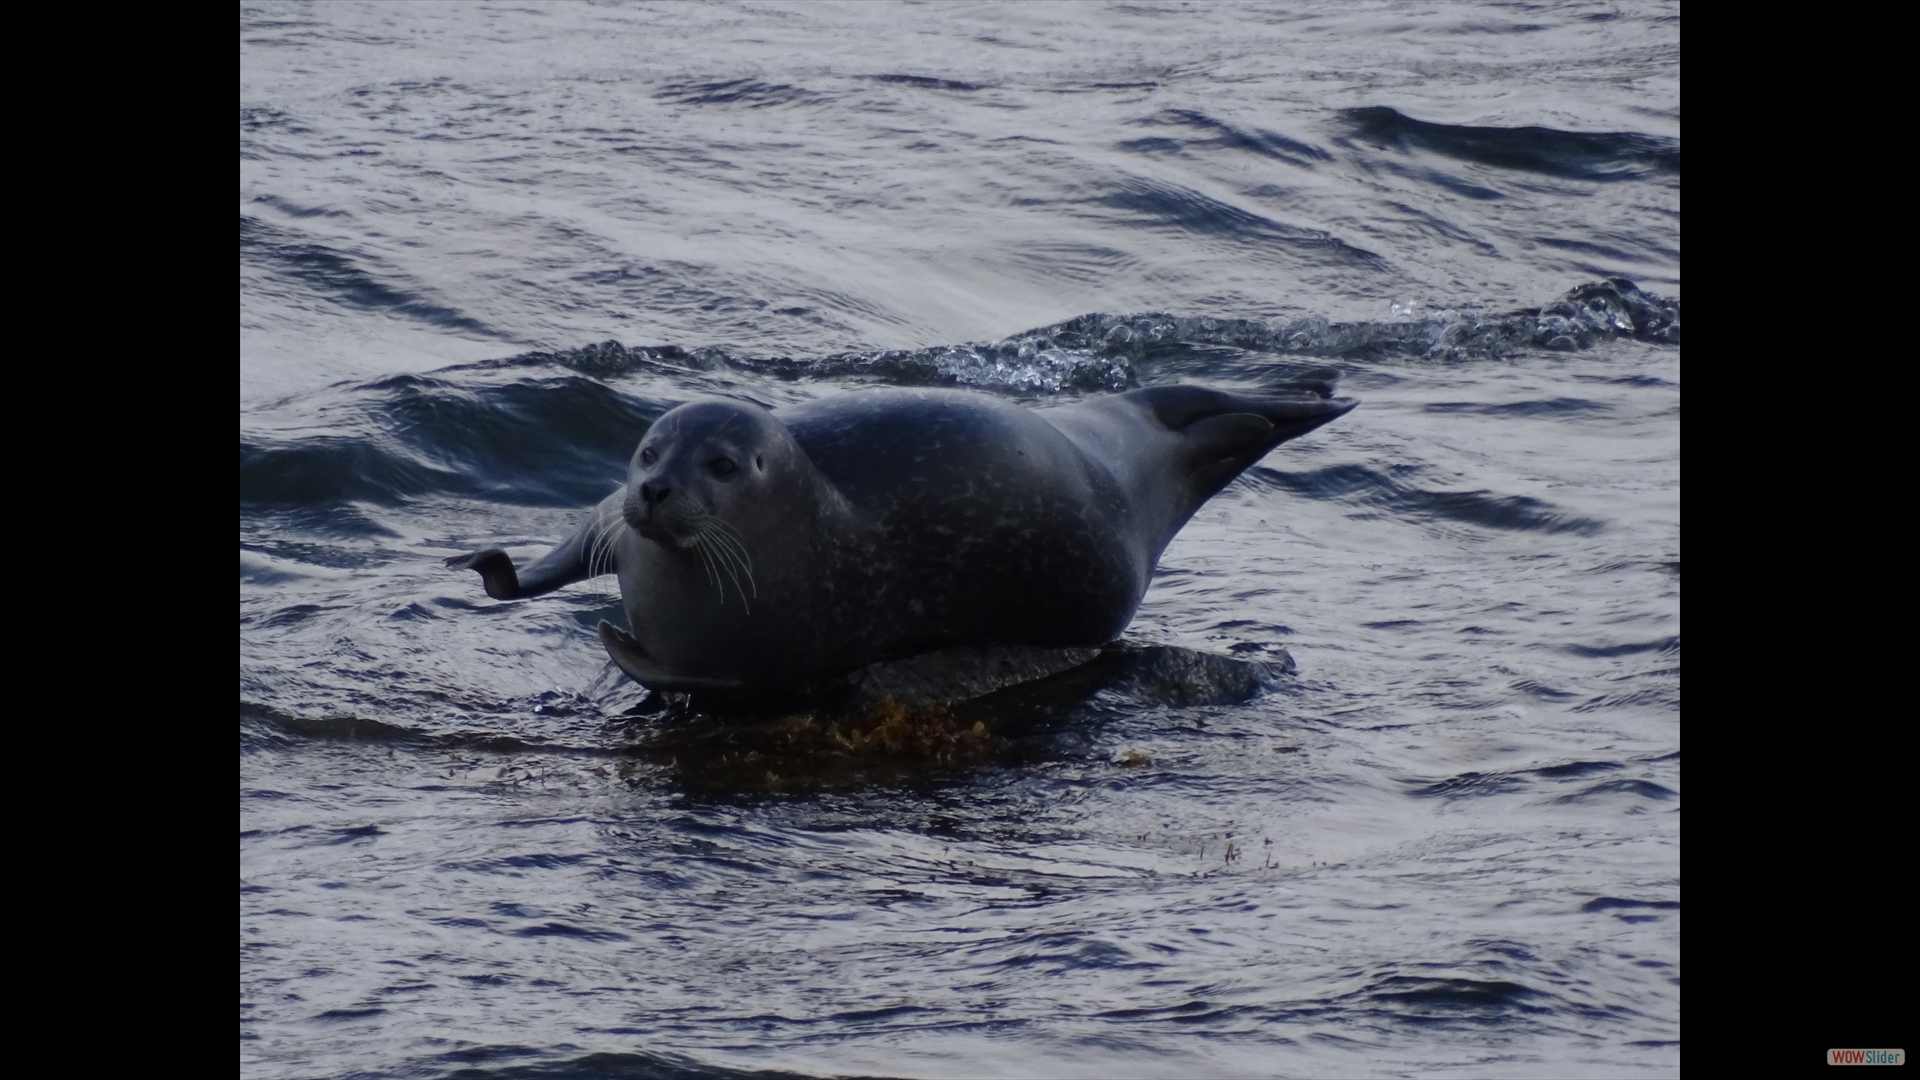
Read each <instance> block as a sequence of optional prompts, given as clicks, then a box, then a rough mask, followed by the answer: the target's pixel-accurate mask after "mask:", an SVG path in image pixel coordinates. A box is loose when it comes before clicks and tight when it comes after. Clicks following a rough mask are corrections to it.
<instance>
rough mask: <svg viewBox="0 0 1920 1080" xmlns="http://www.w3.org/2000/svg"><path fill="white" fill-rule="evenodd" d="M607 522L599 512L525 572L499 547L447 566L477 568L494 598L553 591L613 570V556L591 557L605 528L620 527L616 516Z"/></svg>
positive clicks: (450, 561)
mask: <svg viewBox="0 0 1920 1080" xmlns="http://www.w3.org/2000/svg"><path fill="white" fill-rule="evenodd" d="M603 509H604V506H603ZM606 522H607V518H606V515H604V514H600V513H596V514H595V515H594V517H592V518H591V519H589V520H588V521H587V523H586V524H585V525H582V526H580V527H579V528H578V529H575V530H574V531H573V535H572V536H569V537H567V538H566V539H565V540H562V541H560V544H559V546H558V547H555V548H554V549H553V550H552V551H549V552H547V553H546V554H545V555H542V556H540V557H539V558H538V559H535V560H534V561H533V565H531V566H529V567H527V570H526V573H524V574H522V573H520V572H519V571H516V570H515V569H514V567H513V559H512V557H511V556H509V555H508V554H507V553H506V552H505V551H502V550H501V549H499V548H487V549H486V550H484V551H476V552H474V553H472V554H470V555H455V556H454V557H453V558H451V559H448V560H447V567H448V569H451V570H478V571H479V572H480V580H481V582H482V583H484V584H485V585H486V587H487V595H488V596H491V597H493V598H494V599H495V600H525V599H527V598H529V597H533V596H539V595H541V594H543V593H550V592H552V591H553V590H555V589H557V588H559V587H560V586H562V585H571V584H573V583H574V582H576V581H585V580H587V579H588V578H590V577H592V576H594V574H595V573H601V574H605V573H610V572H612V570H613V560H612V559H611V558H607V559H605V560H604V561H600V562H596V561H595V560H593V559H592V558H591V555H592V550H593V546H594V541H595V540H596V539H603V537H602V536H601V531H602V530H603V529H607V528H617V527H618V522H619V518H617V517H615V518H613V519H612V522H613V523H612V524H607V523H606Z"/></svg>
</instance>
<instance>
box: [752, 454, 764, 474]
mask: <svg viewBox="0 0 1920 1080" xmlns="http://www.w3.org/2000/svg"><path fill="white" fill-rule="evenodd" d="M753 467H754V468H756V469H759V470H760V471H761V472H766V471H767V458H766V455H764V454H755V455H753Z"/></svg>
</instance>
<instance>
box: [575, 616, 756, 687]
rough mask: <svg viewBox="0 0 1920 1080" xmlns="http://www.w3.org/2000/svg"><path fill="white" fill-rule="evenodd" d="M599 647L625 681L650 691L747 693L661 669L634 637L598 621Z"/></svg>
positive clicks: (728, 683)
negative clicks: (604, 648) (605, 650)
mask: <svg viewBox="0 0 1920 1080" xmlns="http://www.w3.org/2000/svg"><path fill="white" fill-rule="evenodd" d="M600 643H601V644H602V645H605V646H606V647H607V655H608V656H610V657H612V658H613V663H614V666H615V667H618V668H619V669H620V670H621V671H624V672H626V675H627V678H629V679H632V680H633V681H634V682H637V683H639V684H640V685H641V686H644V687H646V688H647V689H649V690H675V691H683V692H684V691H694V690H729V691H740V690H746V689H747V684H746V683H743V682H736V681H734V680H731V679H708V678H704V677H702V676H699V675H678V674H675V673H673V672H670V671H668V670H667V669H666V668H664V667H661V666H660V662H659V661H658V660H655V659H654V658H653V657H651V656H648V655H647V654H646V651H645V650H643V649H641V648H640V643H639V642H637V641H635V640H633V635H632V634H629V633H627V632H626V631H625V630H622V629H620V628H619V627H617V626H615V625H613V624H612V623H610V622H607V621H606V620H605V619H602V620H600Z"/></svg>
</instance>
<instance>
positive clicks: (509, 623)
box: [240, 3, 1680, 1077]
mask: <svg viewBox="0 0 1920 1080" xmlns="http://www.w3.org/2000/svg"><path fill="white" fill-rule="evenodd" d="M240 60H241V89H240V157H241V166H240V245H241V258H240V268H241V289H240V309H241V339H240V340H241V365H240V499H241V505H240V546H241V553H240V579H241V584H240V749H241V754H240V796H241V798H240V821H241V848H240V878H241V897H240V957H241V958H240V998H241V1007H240V1016H241V1044H240V1059H241V1073H242V1075H245V1076H249V1077H318V1076H439V1075H501V1076H528V1077H531V1076H730V1075H738V1074H739V1073H740V1072H748V1073H751V1072H755V1071H767V1072H771V1073H779V1074H799V1075H807V1076H825V1075H889V1076H956V1077H957V1076H1039V1075H1046V1076H1103V1077H1104V1076H1164V1075H1170V1074H1179V1075H1196V1076H1277V1075H1352V1076H1370V1075H1402V1074H1419V1075H1470V1076H1485V1075H1513V1076H1533V1075H1543V1074H1544V1075H1598V1076H1615V1075H1623V1074H1631V1075H1642V1074H1652V1075H1668V1074H1673V1073H1677V1072H1678V1068H1679V1052H1678V1039H1679V960H1680V955H1679V941H1680V938H1679V804H1680V798H1679V788H1680V782H1679V742H1680V723H1679V720H1680V714H1679V697H1680V679H1679V569H1680V555H1679V551H1680V522H1679V478H1680V466H1679V431H1680V420H1679V408H1680V389H1679V381H1680V356H1679V299H1678V298H1679V291H1680V290H1679V200H1680V189H1679V168H1680V154H1679V81H1678V79H1679V9H1678V6H1677V5H1668V4H1591V5H1580V4H1570V5H1553V6H1542V5H1523V4H1515V5H1506V4H1466V3H1436V4H1358V3H1356V4H1289V5H1234V6H1227V5H1197V4H1194V5H1188V4H1084V5H1066V4H1060V5H959V4H936V5H916V6H910V7H909V6H894V5H882V4H850V5H829V4H818V5H806V4H792V5H724V6H722V5H714V6H696V5H678V4H660V5H644V4H623V5H594V6H587V5H558V4H556V5H519V6H515V5H491V4H469V5H439V4H391V5H380V4H368V5H360V4H347V3H338V4H325V5H303V4H247V5H243V6H242V9H241V46H240ZM1329 363H1331V364H1333V365H1335V366H1338V367H1339V368H1340V369H1341V370H1343V371H1344V372H1345V373H1346V376H1345V380H1344V382H1343V383H1342V387H1341V389H1342V392H1344V393H1347V394H1351V395H1353V396H1355V397H1358V398H1359V399H1360V400H1361V402H1362V405H1361V408H1360V409H1359V410H1357V411H1356V412H1354V413H1352V414H1350V415H1348V416H1346V417H1343V418H1342V419H1340V420H1338V421H1336V422H1335V423H1333V424H1331V425H1330V426H1328V427H1326V428H1323V429H1321V430H1320V431H1317V432H1315V433H1313V434H1311V435H1309V436H1306V437H1304V438H1302V439H1300V440H1298V441H1297V442H1294V443H1290V444H1287V445H1286V446H1283V447H1281V448H1280V449H1279V450H1278V451H1276V452H1275V453H1273V454H1272V455H1271V456H1269V457H1268V459H1267V460H1266V461H1265V462H1263V463H1262V464H1261V465H1260V466H1257V467H1256V468H1254V469H1253V470H1251V471H1250V472H1248V473H1247V474H1246V475H1245V476H1244V477H1242V478H1241V479H1240V480H1239V481H1237V482H1235V483H1234V484H1233V485H1232V486H1230V487H1229V488H1228V489H1227V490H1226V491H1225V492H1223V493H1222V494H1221V495H1220V496H1218V497H1217V498H1216V499H1214V500H1213V501H1212V502H1211V503H1209V504H1208V505H1207V506H1206V507H1205V508H1203V509H1202V511H1201V512H1200V514H1199V515H1198V516H1197V517H1196V518H1195V519H1194V520H1193V522H1192V523H1191V524H1189V525H1188V527H1187V528H1186V530H1185V531H1184V532H1182V533H1181V535H1180V536H1179V538H1178V539H1176V540H1175V541H1174V543H1173V545H1172V547H1170V548H1169V549H1168V551H1167V553H1166V555H1165V557H1164V558H1163V559H1162V560H1161V564H1160V568H1159V572H1158V574H1157V575H1156V577H1155V582H1154V585H1153V588H1152V589H1151V590H1150V591H1149V593H1148V595H1147V598H1146V601H1145V603H1144V604H1143V606H1142V608H1141V610H1140V612H1139V614H1138V616H1137V617H1136V618H1135V619H1134V621H1133V624H1132V625H1131V626H1130V627H1129V629H1128V631H1127V636H1126V639H1125V642H1124V643H1123V646H1122V647H1120V648H1118V649H1117V650H1115V651H1113V652H1112V653H1110V654H1108V655H1106V656H1103V657H1101V658H1099V659H1098V660H1096V661H1095V662H1094V663H1093V664H1090V665H1089V666H1088V667H1086V668H1084V669H1080V671H1079V672H1078V673H1077V674H1076V673H1072V672H1070V673H1068V675H1066V676H1062V677H1061V678H1059V679H1056V680H1054V681H1053V682H1051V683H1048V684H1045V685H1043V686H1042V687H1040V688H1032V689H1030V690H1028V691H1014V692H1010V693H1007V694H1002V695H999V696H996V697H993V698H988V699H985V700H984V701H982V702H976V703H973V704H971V705H966V706H962V705H955V706H953V708H952V711H951V714H947V713H940V712H938V711H937V710H936V711H935V712H933V713H929V714H926V715H922V716H919V717H918V718H917V719H915V720H913V721H912V724H907V725H906V726H901V723H897V722H896V721H898V717H892V716H886V717H883V716H880V715H879V714H873V713H870V714H867V715H866V716H865V717H864V719H860V718H851V719H850V718H845V717H842V718H840V719H839V720H838V721H836V720H834V719H833V718H830V717H828V716H827V715H825V714H821V715H818V716H813V717H811V718H807V717H794V716H783V717H772V718H769V717H764V716H762V717H756V718H750V719H740V718H735V719H730V720H729V719H723V718H716V717H714V716H712V715H709V714H707V713H703V712H701V711H700V710H699V709H698V707H697V706H698V703H697V702H695V703H693V706H692V707H690V706H689V705H688V704H687V703H684V702H676V701H665V700H662V699H659V698H653V697H649V696H648V695H646V693H645V692H644V691H643V690H641V689H640V688H638V687H636V686H634V685H632V684H631V683H629V682H627V681H626V680H625V679H624V677H623V676H621V675H619V673H618V672H617V671H615V670H614V669H612V668H611V666H610V665H609V664H608V663H607V661H606V656H605V652H604V650H603V649H602V647H601V645H600V643H599V640H598V638H597V636H596V635H595V632H594V629H593V628H594V626H595V625H596V624H597V623H598V621H599V620H600V619H602V618H615V619H619V618H620V615H619V611H618V603H617V601H618V594H617V586H615V584H614V583H613V581H612V579H611V578H602V579H597V580H596V581H593V582H588V583H584V584H581V585H576V586H571V587H569V588H567V589H565V590H562V591H561V592H559V593H556V594H554V595H552V596H549V597H546V598H542V599H538V600H534V601H529V602H524V603H506V604H502V603H496V602H493V601H490V600H488V599H486V598H485V596H484V594H483V593H482V592H481V590H480V588H479V583H478V580H477V578H476V577H475V576H474V575H473V574H471V573H459V574H455V573H452V572H449V571H446V570H444V569H443V568H442V567H441V561H442V559H443V558H444V557H445V556H448V555H452V554H457V553H459V552H463V551H467V550H471V549H472V548H474V547H477V546H481V545H484V544H489V543H502V544H504V545H505V546H507V547H508V548H509V550H510V551H513V552H514V554H515V555H516V557H517V558H521V559H523V560H524V559H525V558H527V557H529V556H532V555H536V554H538V553H539V552H540V551H542V550H544V549H545V547H546V546H548V545H550V544H552V543H554V542H555V541H557V540H558V539H560V538H561V537H563V536H565V535H566V534H567V533H568V532H570V531H571V530H572V529H573V528H574V527H575V526H576V525H577V524H578V522H579V521H580V520H581V519H582V515H583V514H584V512H585V510H586V509H587V508H588V507H589V506H590V505H591V504H592V503H594V502H595V501H597V500H598V499H599V498H601V497H602V496H604V495H605V494H606V493H607V492H608V491H610V490H612V488H613V487H614V486H615V485H616V484H617V483H618V482H619V480H620V478H621V476H622V474H623V470H624V463H625V460H626V458H627V455H628V454H630V453H631V452H632V449H633V447H634V445H635V443H636V442H637V441H638V439H639V437H640V435H641V433H642V432H644V431H645V429H646V427H647V425H648V424H649V423H650V422H651V421H652V420H653V419H654V418H656V417H658V416H659V415H660V414H661V413H662V412H664V411H665V410H667V409H669V408H671V407H672V406H674V405H676V404H678V403H680V402H683V401H685V400H688V399H690V398H692V397H695V396H698V395H701V394H724V395H730V396H735V397H743V398H748V399H751V400H754V401H758V402H761V403H763V404H767V405H775V406H777V405H781V404H787V403H792V402H798V401H803V400H806V399H809V398H813V397H818V396H821V395H826V394H834V393H841V392H845V391H847V390H848V389H850V388H855V387H859V386H866V385H875V384H895V385H926V384H937V385H959V386H966V387H974V388H977V389H980V390H981V391H983V392H987V393H995V394H1001V395H1006V396H1009V397H1012V398H1014V399H1016V400H1020V401H1023V402H1025V403H1027V404H1030V405H1034V406H1036V407H1045V406H1047V405H1049V404H1054V403H1059V402H1062V401H1068V400H1074V399H1076V398H1078V397H1081V396H1085V395H1090V394H1100V393H1107V392H1111V391H1113V390H1118V389H1124V388H1127V387H1130V386H1138V385H1156V384H1165V383H1172V382H1200V383H1206V384H1210V385H1216V386H1230V387H1253V386H1257V385H1260V384H1261V383H1263V382H1270V381H1272V380H1274V379H1276V378H1280V377H1283V376H1286V375H1290V374H1295V373H1298V372H1301V371H1304V370H1306V369H1308V368H1310V367H1315V366H1321V365H1324V364H1329ZM1076 680H1077V681H1076ZM976 722H978V723H979V724H980V727H979V728H978V729H975V728H974V727H973V726H972V725H973V724H974V723H976ZM913 724H918V725H919V726H918V727H914V726H912V725H913ZM835 725H844V726H835ZM829 727H831V728H832V730H831V732H829V730H828V729H829ZM836 736H837V737H839V739H840V740H842V741H836ZM848 736H851V738H850V739H848V738H847V737H848Z"/></svg>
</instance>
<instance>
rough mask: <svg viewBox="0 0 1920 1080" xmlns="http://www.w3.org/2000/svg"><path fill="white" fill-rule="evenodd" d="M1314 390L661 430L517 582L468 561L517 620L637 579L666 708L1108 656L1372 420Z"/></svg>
mask: <svg viewBox="0 0 1920 1080" xmlns="http://www.w3.org/2000/svg"><path fill="white" fill-rule="evenodd" d="M1337 377H1338V376H1337V373H1334V372H1330V371H1318V372H1313V373H1311V374H1310V375H1308V376H1305V377H1302V378H1300V379H1297V380H1294V381H1291V382H1287V383H1282V384H1277V385H1275V386H1272V387H1269V388H1266V389H1263V390H1261V391H1259V392H1254V393H1229V392H1226V391H1221V390H1212V389H1207V388H1203V387H1197V386H1162V387H1149V388H1145V389H1140V390H1133V391H1130V392H1127V393H1122V394H1114V395H1108V396H1101V397H1096V398H1090V399H1087V400H1085V401H1082V402H1079V403H1076V404H1071V405H1064V406H1059V407H1055V408H1045V409H1029V408H1025V407H1022V406H1020V405H1016V404H1013V403H1011V402H1008V401H1005V400H1002V399H999V398H994V397H990V396H988V395H986V394H981V393H972V392H967V391H960V390H933V389H922V390H908V389H869V390H856V391H852V392H849V393H846V394H842V395H839V396H835V397H829V398H823V399H819V400H816V401H810V402H806V403H804V404H800V405H792V406H785V407H782V408H779V409H776V410H773V411H768V410H767V409H764V408H762V407H760V406H758V405H754V404H750V403H744V402H738V401H729V400H712V399H708V400H700V401H695V402H691V403H689V404H685V405H681V406H680V407H678V408H675V409H673V410H671V411H669V412H668V413H666V414H665V415H663V416H661V417H660V419H659V420H658V421H656V422H655V423H654V424H653V426H652V427H651V428H650V429H649V430H648V431H647V433H646V435H645V437H644V438H643V439H641V441H640V445H639V447H638V449H637V450H635V452H634V455H633V458H632V460H631V461H630V462H629V464H628V469H627V481H626V483H625V484H624V485H623V486H622V487H621V488H620V489H619V490H618V491H615V492H614V493H613V494H611V495H609V496H607V498H606V499H605V500H604V501H602V502H601V503H600V504H599V506H598V507H596V508H595V510H594V512H593V515H592V517H591V518H590V520H588V521H587V522H586V524H584V525H582V526H581V527H580V528H579V529H578V530H576V531H575V532H574V533H573V535H571V536H569V537H568V538H567V539H566V540H565V541H563V542H562V543H561V544H560V545H559V546H558V547H556V548H554V549H553V550H552V551H550V552H548V553H547V554H546V555H545V556H543V557H542V558H540V559H539V560H538V561H536V562H534V563H533V564H531V565H530V566H528V567H527V568H526V569H525V570H516V568H515V567H514V565H513V560H512V559H511V558H510V557H509V556H508V555H507V554H506V552H505V551H502V550H501V549H499V548H488V549H486V550H483V551H477V552H474V553H472V554H468V555H460V556H456V557H454V558H451V559H448V560H447V565H448V566H450V567H454V568H465V569H473V570H477V571H479V573H480V576H481V579H482V582H483V583H484V585H485V588H486V591H487V595H489V596H491V597H493V598H494V599H496V600H519V599H524V598H527V597H532V596H539V595H540V594H542V593H546V592H551V591H553V590H554V589H557V588H560V587H561V586H563V585H567V584H570V583H572V582H576V581H581V580H584V579H586V578H589V577H593V576H596V575H599V574H603V573H613V574H617V575H618V576H619V580H620V593H621V597H622V606H623V607H624V609H625V611H626V614H627V620H628V626H629V629H628V630H622V629H620V628H619V627H617V626H614V625H613V624H611V623H609V622H604V621H603V622H602V623H600V637H601V641H602V642H603V643H604V644H605V645H606V648H607V653H608V655H610V656H611V657H612V658H613V662H614V663H615V664H617V665H619V667H620V669H621V670H622V671H624V672H626V674H627V675H628V676H630V677H632V678H633V679H634V680H635V681H637V682H639V683H641V684H643V685H645V686H647V687H650V688H652V689H655V690H676V691H703V690H721V691H755V692H757V691H782V690H788V689H794V688H801V687H805V686H809V685H818V684H820V683H821V682H822V681H823V680H831V679H833V678H836V677H838V676H842V675H845V674H847V673H849V672H852V671H855V670H857V669H859V668H862V667H865V666H866V665H868V664H872V663H875V662H878V661H883V660H891V659H895V658H898V657H904V656H909V655H913V654H917V653H921V652H925V651H928V650H933V649H941V648H950V647H967V646H1038V647H1042V648H1066V647H1073V646H1099V645H1104V644H1106V643H1107V642H1110V641H1113V640H1115V639H1117V638H1118V637H1119V636H1120V633H1121V631H1123V630H1124V629H1126V626H1127V623H1128V622H1129V621H1130V620H1131V619H1132V618H1133V613H1134V611H1135V609H1137V608H1138V607H1139V606H1140V600H1141V597H1142V596H1144V595H1145V593H1146V591H1147V585H1148V583H1149V581H1150V580H1151V579H1152V575H1153V569H1154V565H1155V563H1156V562H1157V561H1158V560H1159V558H1160V553H1161V552H1162V551H1164V550H1165V549H1166V546H1167V544H1168V543H1169V542H1170V541H1172V539H1173V537H1174V534H1175V533H1177V532H1178V531H1179V530H1180V527H1181V526H1183V525H1185V524H1186V522H1187V519H1189V518H1190V517H1192V516H1193V514H1194V512H1195V511H1196V510H1198V509H1199V508H1200V506H1201V504H1203V503H1205V502H1206V501H1207V500H1208V499H1210V498H1212V497H1213V496H1214V495H1215V494H1217V493H1218V492H1219V491H1220V490H1221V489H1222V488H1224V487H1226V486H1227V484H1228V483H1230V482H1231V481H1232V480H1233V479H1234V478H1235V477H1236V476H1239V475H1240V473H1241V472H1243V471H1245V470H1246V469H1247V468H1248V467H1249V466H1251V465H1253V464H1254V463H1255V462H1256V461H1259V460H1260V458H1261V457H1263V456H1264V455H1265V454H1266V453H1267V452H1268V451H1269V450H1272V449H1273V448H1274V447H1276V446H1278V445H1279V444H1280V443H1282V442H1285V441H1287V440H1288V439H1291V438H1294V437H1296V436H1299V435H1304V434H1306V433H1307V432H1309V431H1312V430H1313V429H1315V428H1317V427H1319V426H1321V425H1322V424H1325V423H1327V422H1329V421H1331V420H1333V419H1335V418H1336V417H1339V416H1341V415H1343V414H1344V413H1346V412H1347V411H1348V410H1350V409H1352V408H1353V407H1354V406H1355V405H1356V404H1357V402H1355V401H1353V400H1351V399H1349V398H1338V397H1334V396H1333V386H1332V383H1333V380H1334V379H1336V378H1337Z"/></svg>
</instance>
